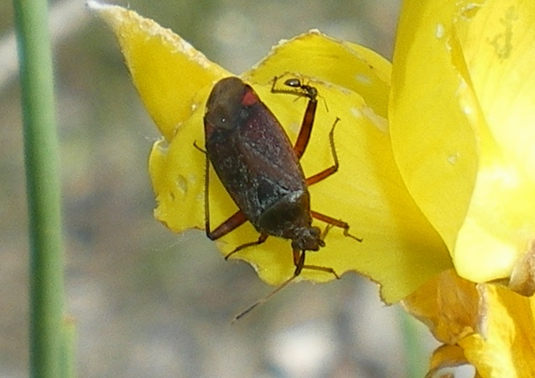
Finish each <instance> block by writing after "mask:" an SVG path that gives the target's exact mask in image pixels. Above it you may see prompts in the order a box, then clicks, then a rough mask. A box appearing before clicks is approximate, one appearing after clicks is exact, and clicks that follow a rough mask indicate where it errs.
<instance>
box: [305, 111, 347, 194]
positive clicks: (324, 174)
mask: <svg viewBox="0 0 535 378" xmlns="http://www.w3.org/2000/svg"><path fill="white" fill-rule="evenodd" d="M338 121H340V118H336V120H335V121H334V124H333V127H332V128H331V131H330V132H329V142H330V145H331V153H332V156H333V160H334V164H333V165H332V166H330V167H329V168H327V169H324V170H323V171H321V172H319V173H316V174H315V175H314V176H311V177H308V178H307V179H306V181H307V185H312V184H315V183H317V182H320V181H322V180H325V179H326V178H327V177H329V176H331V175H333V174H335V173H336V172H337V171H338V167H339V163H338V155H337V154H336V148H335V146H334V128H335V127H336V124H337V123H338Z"/></svg>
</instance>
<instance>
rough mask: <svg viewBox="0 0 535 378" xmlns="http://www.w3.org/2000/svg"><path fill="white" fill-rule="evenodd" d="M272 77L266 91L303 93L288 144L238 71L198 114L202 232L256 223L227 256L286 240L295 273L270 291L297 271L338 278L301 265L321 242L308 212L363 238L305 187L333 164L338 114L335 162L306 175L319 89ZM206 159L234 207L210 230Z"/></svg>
mask: <svg viewBox="0 0 535 378" xmlns="http://www.w3.org/2000/svg"><path fill="white" fill-rule="evenodd" d="M276 81H277V80H276V78H275V80H274V82H273V86H272V92H275V93H276V92H279V93H290V94H294V95H299V96H303V97H306V98H308V104H307V108H306V111H305V115H304V117H303V121H302V124H301V129H300V131H299V134H298V136H297V140H296V142H295V145H294V146H292V144H291V142H290V139H289V138H288V136H287V135H286V133H285V132H284V129H283V128H282V126H281V125H280V123H279V121H278V120H277V119H276V118H275V116H274V115H273V113H272V112H271V111H270V110H269V108H268V107H267V106H266V105H265V104H264V103H262V101H261V100H260V98H259V97H258V95H257V94H256V93H255V92H254V90H253V89H252V88H251V86H249V85H247V84H245V83H244V82H242V81H241V80H240V79H239V78H237V77H228V78H225V79H222V80H220V81H219V82H218V83H216V85H215V86H214V88H213V89H212V92H211V94H210V96H209V98H208V102H207V105H206V112H205V115H204V132H205V148H206V157H207V160H206V188H205V189H206V190H205V216H206V218H205V219H206V224H205V226H206V235H207V236H208V237H209V238H210V239H212V240H216V239H218V238H220V237H222V236H224V235H226V234H228V233H229V232H231V231H233V230H235V229H236V228H237V227H239V226H240V225H242V224H244V223H245V222H247V221H248V222H250V223H251V224H252V225H253V226H254V227H255V229H256V230H257V231H258V232H259V233H260V236H259V238H258V240H256V241H251V242H249V243H245V244H243V245H241V246H239V247H237V248H236V249H235V250H234V251H232V252H231V253H229V254H228V255H227V256H226V258H228V257H229V256H230V255H232V254H234V253H236V252H238V251H240V250H242V249H244V248H247V247H250V246H253V245H258V244H261V243H263V242H265V241H266V239H267V238H268V237H269V236H276V237H280V238H284V239H289V240H291V246H292V251H293V261H294V265H295V271H294V274H293V276H292V277H290V278H289V279H288V280H287V281H286V282H285V283H283V284H282V285H281V286H280V287H279V288H278V289H277V290H276V291H275V292H277V291H278V290H280V289H281V288H282V287H284V286H285V285H286V284H287V283H289V282H290V281H291V280H293V279H294V278H295V277H297V276H298V275H299V274H300V273H301V271H302V270H303V269H314V270H320V271H325V272H329V273H331V274H333V275H334V276H336V278H339V277H338V274H337V273H336V272H335V271H334V270H333V269H332V268H329V267H323V266H315V265H306V264H305V254H306V251H317V250H319V249H320V247H323V246H325V242H324V240H323V239H322V232H321V230H320V228H318V227H316V226H312V218H315V219H317V220H320V221H322V222H324V223H326V224H327V226H326V231H327V230H328V229H329V228H330V227H333V226H334V227H339V228H342V229H343V230H344V235H345V236H349V237H352V238H354V239H355V240H357V241H359V242H360V241H362V239H359V238H356V237H354V236H352V235H350V234H349V225H348V224H347V223H346V222H343V221H341V220H337V219H335V218H332V217H330V216H327V215H324V214H320V213H318V212H315V211H313V210H311V209H310V195H309V191H308V186H309V185H312V184H315V183H317V182H319V181H321V180H324V179H326V178H327V177H329V176H331V175H332V174H334V173H335V172H336V171H337V170H338V166H339V164H338V157H337V155H336V151H335V148H334V129H335V126H336V123H337V121H338V119H337V120H336V122H335V123H334V125H333V127H332V129H331V132H330V145H331V151H332V156H333V160H334V164H333V165H332V166H330V167H328V168H326V169H324V170H323V171H321V172H319V173H317V174H315V175H313V176H311V177H309V178H305V175H304V173H303V170H302V168H301V165H300V163H299V159H300V158H301V156H303V154H304V152H305V150H306V147H307V145H308V141H309V139H310V135H311V132H312V127H313V124H314V118H315V114H316V107H317V99H316V97H317V95H318V92H317V90H316V88H315V87H312V86H310V85H307V84H304V83H302V82H301V80H299V79H297V78H292V79H288V80H286V81H285V82H284V85H285V87H283V88H281V89H277V88H276ZM209 163H211V164H212V166H213V168H214V170H215V172H216V174H217V176H218V177H219V179H220V180H221V182H222V184H223V186H224V187H225V189H226V190H227V192H228V193H229V195H230V196H231V197H232V199H233V200H234V202H235V203H236V205H237V206H238V208H239V210H238V211H237V212H236V213H234V215H232V216H231V217H230V218H228V219H227V220H226V221H224V222H223V223H222V224H221V225H219V226H218V227H216V228H215V229H214V230H211V228H210V210H209V198H208V183H209V177H208V173H209V169H208V168H209ZM325 233H326V232H325ZM275 292H274V293H275ZM274 293H272V294H274ZM266 299H267V298H266ZM257 304H258V303H257ZM254 306H256V304H255V305H254ZM254 306H253V307H254ZM249 310H250V309H249ZM249 310H247V311H246V312H248V311H249ZM243 314H245V313H242V315H243ZM240 316H241V315H240Z"/></svg>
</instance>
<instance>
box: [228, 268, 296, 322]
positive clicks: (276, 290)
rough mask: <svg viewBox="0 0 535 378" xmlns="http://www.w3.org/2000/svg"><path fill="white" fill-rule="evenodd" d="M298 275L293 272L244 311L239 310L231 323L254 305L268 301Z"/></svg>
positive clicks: (253, 307) (254, 306)
mask: <svg viewBox="0 0 535 378" xmlns="http://www.w3.org/2000/svg"><path fill="white" fill-rule="evenodd" d="M297 276H298V274H294V275H293V276H291V277H290V278H288V279H287V280H286V281H284V282H283V283H282V284H280V285H279V286H278V287H277V288H276V289H275V290H273V291H272V292H271V293H269V294H268V295H266V296H265V297H264V298H262V299H260V300H258V301H256V302H255V303H253V304H252V305H251V306H249V307H248V308H247V309H245V310H244V311H242V312H240V313H239V314H238V315H236V317H235V318H234V320H232V323H234V322H235V321H237V320H240V319H241V318H243V317H244V316H245V315H247V314H248V313H250V312H251V311H252V310H253V309H255V308H256V307H258V306H260V305H261V304H263V303H264V302H266V301H268V300H269V299H270V298H271V297H273V296H274V295H275V294H277V293H278V292H279V291H281V290H282V289H284V288H285V287H286V286H288V284H289V283H290V282H292V281H293V280H294V279H295V278H296V277H297Z"/></svg>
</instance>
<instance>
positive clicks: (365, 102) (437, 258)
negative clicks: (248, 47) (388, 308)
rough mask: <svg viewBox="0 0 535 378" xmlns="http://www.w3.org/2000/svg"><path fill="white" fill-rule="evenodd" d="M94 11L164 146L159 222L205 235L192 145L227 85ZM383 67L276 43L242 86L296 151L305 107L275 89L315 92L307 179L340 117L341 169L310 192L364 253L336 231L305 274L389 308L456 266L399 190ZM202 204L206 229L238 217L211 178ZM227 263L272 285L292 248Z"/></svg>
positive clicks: (202, 64)
mask: <svg viewBox="0 0 535 378" xmlns="http://www.w3.org/2000/svg"><path fill="white" fill-rule="evenodd" d="M90 6H91V7H92V8H93V9H94V10H95V11H96V12H98V14H99V15H100V16H101V17H102V18H104V19H105V20H106V22H107V23H108V24H109V25H110V26H111V27H112V29H113V31H114V33H115V35H116V37H117V39H118V41H119V44H120V45H121V49H122V51H123V54H124V56H125V60H126V64H127V66H128V68H129V70H130V73H131V75H132V80H133V82H134V84H135V86H136V87H137V89H138V91H139V94H140V96H141V98H142V100H143V102H144V104H145V106H146V108H147V110H148V112H149V113H150V115H151V116H152V118H153V120H154V122H155V124H156V126H157V127H158V129H159V130H160V132H161V133H162V136H163V137H162V139H161V140H160V141H158V142H156V143H155V144H154V146H153V148H152V152H151V155H150V160H149V171H150V176H151V179H152V183H153V188H154V192H155V195H156V200H157V208H156V210H155V216H156V218H157V219H159V220H160V221H161V222H163V223H164V224H166V225H167V227H169V228H170V229H171V230H173V231H175V232H181V231H183V230H185V229H189V228H199V229H203V228H204V217H205V214H204V181H205V180H204V179H205V172H204V167H205V155H204V154H203V153H202V152H200V151H199V150H198V149H196V148H195V147H194V143H196V144H197V145H199V146H203V145H204V142H203V141H204V135H203V115H204V112H205V104H206V100H207V97H208V95H209V93H210V91H211V88H212V87H213V85H214V84H215V82H217V81H218V80H219V79H221V78H223V77H227V76H231V74H230V73H229V72H228V71H226V70H224V69H223V68H221V67H219V66H218V65H217V64H215V63H213V62H210V61H209V60H208V59H206V58H205V57H204V55H202V54H201V53H199V52H198V51H196V50H195V49H194V48H193V47H192V46H191V45H189V44H188V43H187V42H185V41H184V40H183V39H181V38H180V37H179V36H177V35H176V34H174V33H172V32H171V31H170V30H168V29H164V28H162V27H160V26H159V25H157V24H156V23H155V22H154V21H152V20H148V19H145V18H142V17H141V16H139V15H138V14H136V13H134V12H132V11H128V10H126V9H124V8H121V7H117V6H108V5H101V4H97V3H94V2H91V3H90ZM390 67H391V66H390V64H389V63H388V62H387V61H385V60H384V59H383V58H381V57H380V56H378V55H377V54H375V53H373V52H372V51H370V50H368V49H366V48H364V47H362V46H358V45H354V44H351V43H347V42H342V41H337V40H334V39H332V38H329V37H327V36H325V35H322V34H321V33H319V32H318V31H310V32H308V33H305V34H303V35H300V36H297V37H295V38H293V39H292V40H289V41H284V42H281V43H279V45H277V46H275V47H274V48H273V49H272V51H271V52H270V53H269V55H268V56H267V57H266V58H265V59H264V60H262V61H261V62H260V63H258V64H257V65H256V66H255V67H254V68H252V69H251V70H249V71H247V72H244V73H243V74H241V75H239V76H240V77H241V79H242V80H244V81H245V82H247V83H249V84H251V85H252V86H253V87H254V89H255V91H256V92H257V93H258V95H259V96H260V98H261V99H262V101H263V102H265V104H266V105H267V106H268V107H269V108H270V109H271V110H272V111H273V113H274V114H275V115H276V117H277V118H278V120H279V121H280V122H281V124H282V125H283V127H284V128H285V129H286V132H287V133H288V135H289V137H290V139H292V140H294V139H295V136H296V133H297V131H298V129H299V125H300V123H301V119H302V117H303V114H304V109H305V107H306V101H304V100H303V99H296V98H295V97H296V96H291V95H287V94H276V93H271V91H270V89H271V85H272V81H273V78H274V77H275V76H281V75H285V77H298V78H301V79H302V80H304V81H305V82H306V83H308V84H310V85H313V86H314V87H316V88H317V89H318V92H319V101H318V112H317V115H316V120H315V124H314V130H313V132H312V137H311V140H310V144H309V146H308V149H307V151H306V152H305V154H304V156H303V158H302V160H301V163H302V166H303V170H304V172H305V174H306V175H308V176H310V175H313V174H314V173H317V172H319V171H321V170H322V169H325V168H326V167H329V166H330V165H332V163H333V162H332V156H331V152H330V148H329V143H328V134H329V131H330V129H331V127H332V125H333V123H334V121H335V119H336V118H337V117H338V118H340V122H339V123H338V125H337V127H336V130H335V137H334V139H335V146H336V151H337V153H338V156H339V160H340V169H339V171H338V172H337V173H336V174H334V175H333V176H331V177H329V178H327V179H326V180H324V181H322V182H320V183H317V184H315V185H313V186H311V187H310V194H311V207H312V209H313V210H315V211H318V212H320V213H324V214H327V215H329V216H332V217H334V218H336V219H342V220H344V221H346V222H348V223H349V224H350V226H351V230H350V232H351V233H352V234H353V235H355V236H357V237H360V238H363V242H362V243H358V242H357V241H355V240H354V239H351V238H348V237H344V236H343V233H342V231H341V230H339V229H336V228H334V229H331V230H330V231H329V233H328V235H327V236H326V239H325V242H326V246H325V247H324V248H322V249H321V250H320V251H318V252H309V253H307V264H312V265H318V266H324V267H330V268H333V269H334V270H335V271H336V272H337V273H338V274H343V273H345V272H347V271H357V272H360V273H362V274H364V275H366V276H368V277H370V278H371V279H372V280H374V281H376V282H378V283H379V284H380V285H381V295H382V297H383V299H384V300H385V301H386V302H389V303H392V302H395V301H399V300H400V299H402V298H404V297H406V296H407V295H408V294H410V293H411V292H413V291H414V290H415V289H416V288H418V287H419V286H421V285H422V284H423V283H424V282H426V281H428V280H429V279H430V278H431V277H433V276H434V275H436V274H437V273H439V272H441V271H443V270H444V269H448V268H449V267H451V260H450V257H449V255H448V252H447V250H446V246H445V245H444V243H443V242H442V240H441V238H440V237H439V235H438V233H437V232H436V231H435V230H434V229H433V227H431V225H430V224H429V222H428V221H427V220H426V218H425V217H424V216H423V214H422V212H421V211H420V210H419V208H418V206H417V205H416V203H415V202H414V200H413V199H412V197H411V196H410V194H409V192H408V191H407V190H406V188H405V185H404V183H403V181H402V179H401V176H400V174H399V172H398V170H397V168H396V165H395V162H394V156H393V154H392V150H391V147H390V136H389V132H388V124H387V121H386V118H387V112H388V110H387V107H388V95H389V90H390ZM209 200H210V220H211V223H212V225H213V226H212V227H214V226H217V225H218V224H220V223H221V222H223V221H224V220H226V219H227V218H228V217H229V216H230V215H232V214H233V213H234V212H235V211H236V209H237V208H236V205H235V204H234V203H233V202H232V200H231V198H230V197H229V195H228V193H226V192H225V190H224V189H223V187H222V185H221V183H220V182H219V180H218V179H217V177H216V176H215V174H213V173H212V174H210V188H209ZM314 224H315V225H318V226H319V227H321V228H324V227H325V225H324V224H321V223H319V222H315V223H314ZM257 238H258V233H257V232H256V231H255V229H254V228H253V227H252V225H250V224H249V223H247V224H245V225H243V226H241V227H239V228H238V229H236V230H235V231H233V232H231V233H229V234H227V235H225V236H224V237H222V238H221V239H219V240H218V241H217V243H218V247H219V249H220V250H221V252H222V254H223V255H226V254H228V253H229V252H230V251H232V250H233V249H234V248H236V247H237V246H239V245H242V244H244V243H247V242H251V241H255V240H257ZM232 258H238V259H242V260H245V261H247V262H249V263H250V264H251V265H253V266H254V267H255V269H256V270H257V272H258V274H259V276H260V277H261V278H262V279H263V280H264V281H266V282H268V283H270V284H273V285H277V284H280V283H281V282H283V281H285V280H286V279H288V278H289V277H290V276H291V275H292V273H293V271H294V265H293V259H292V253H291V247H290V243H289V241H288V240H283V239H277V238H275V237H270V238H268V240H267V242H266V243H264V244H262V245H260V246H257V247H251V248H246V249H244V250H242V251H240V252H239V253H236V254H235V255H233V256H232ZM300 278H303V279H309V280H315V281H318V282H322V281H327V280H331V279H332V278H333V276H332V275H331V274H328V273H325V272H318V271H313V270H307V269H305V270H303V272H302V274H301V276H300Z"/></svg>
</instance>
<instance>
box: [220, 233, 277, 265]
mask: <svg viewBox="0 0 535 378" xmlns="http://www.w3.org/2000/svg"><path fill="white" fill-rule="evenodd" d="M267 238H268V234H260V236H259V237H258V240H257V241H254V242H249V243H245V244H242V245H240V246H238V247H236V248H235V249H234V251H232V252H230V253H228V254H227V255H226V256H225V260H228V258H229V257H230V256H232V255H233V254H235V253H236V252H238V251H241V250H242V249H245V248H248V247H252V246H253V245H260V244H262V243H263V242H265V241H266V239H267Z"/></svg>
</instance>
